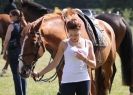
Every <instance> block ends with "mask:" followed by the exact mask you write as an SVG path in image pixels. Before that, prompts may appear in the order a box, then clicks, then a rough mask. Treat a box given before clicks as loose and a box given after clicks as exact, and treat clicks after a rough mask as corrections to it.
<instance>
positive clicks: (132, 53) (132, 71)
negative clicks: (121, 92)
mask: <svg viewBox="0 0 133 95" xmlns="http://www.w3.org/2000/svg"><path fill="white" fill-rule="evenodd" d="M123 22H124V23H125V25H126V34H125V37H124V39H123V41H122V43H121V45H120V48H119V55H120V58H121V63H122V65H121V67H122V80H123V84H124V85H131V84H133V41H132V40H133V39H132V35H133V34H132V31H131V28H130V27H129V25H128V24H127V23H126V21H125V20H124V19H123Z"/></svg>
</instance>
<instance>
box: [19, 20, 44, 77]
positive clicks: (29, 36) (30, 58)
mask: <svg viewBox="0 0 133 95" xmlns="http://www.w3.org/2000/svg"><path fill="white" fill-rule="evenodd" d="M39 23H41V22H39ZM32 24H34V23H32ZM38 26H40V25H39V24H37V25H35V26H34V27H33V25H32V26H31V27H30V28H31V29H29V32H27V31H28V29H25V30H24V31H23V32H26V34H25V35H23V36H24V39H23V43H22V50H21V54H20V56H19V73H20V75H21V76H22V77H24V78H27V77H29V75H30V73H31V71H32V70H33V69H34V66H35V64H36V62H37V60H38V58H40V57H41V56H42V55H43V53H44V52H45V43H44V37H43V36H42V34H41V32H40V31H39V29H38Z"/></svg>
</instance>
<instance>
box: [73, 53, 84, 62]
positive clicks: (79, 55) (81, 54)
mask: <svg viewBox="0 0 133 95" xmlns="http://www.w3.org/2000/svg"><path fill="white" fill-rule="evenodd" d="M75 56H76V57H77V58H78V59H80V60H83V61H84V59H85V58H86V56H85V55H84V54H83V53H82V52H81V51H77V52H75Z"/></svg>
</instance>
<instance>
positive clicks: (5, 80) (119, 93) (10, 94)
mask: <svg viewBox="0 0 133 95" xmlns="http://www.w3.org/2000/svg"><path fill="white" fill-rule="evenodd" d="M132 29H133V28H132ZM0 46H1V44H0ZM49 59H50V56H49V53H45V55H44V56H43V57H42V58H41V59H39V61H38V64H37V66H36V70H39V69H42V68H43V67H44V66H46V65H47V64H48V61H49ZM4 63H5V61H4V60H3V59H2V56H1V55H0V71H1V69H2V68H3V66H4ZM116 66H117V73H116V75H115V79H114V82H113V86H112V90H111V93H110V95H128V93H129V91H128V87H126V86H123V85H122V79H121V66H120V60H119V57H117V60H116ZM54 72H55V70H53V71H51V72H50V73H49V74H47V75H46V76H45V77H50V76H51V75H52V74H53V73H54ZM57 91H58V80H57V79H56V80H55V81H54V82H52V83H44V82H34V81H33V79H32V78H29V79H27V95H56V93H57ZM0 95H15V94H14V85H13V80H12V75H11V72H10V68H8V72H7V74H6V75H5V76H4V77H0Z"/></svg>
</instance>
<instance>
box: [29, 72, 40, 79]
mask: <svg viewBox="0 0 133 95" xmlns="http://www.w3.org/2000/svg"><path fill="white" fill-rule="evenodd" d="M31 77H32V78H33V79H36V78H39V77H40V76H39V73H38V72H32V74H31Z"/></svg>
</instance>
